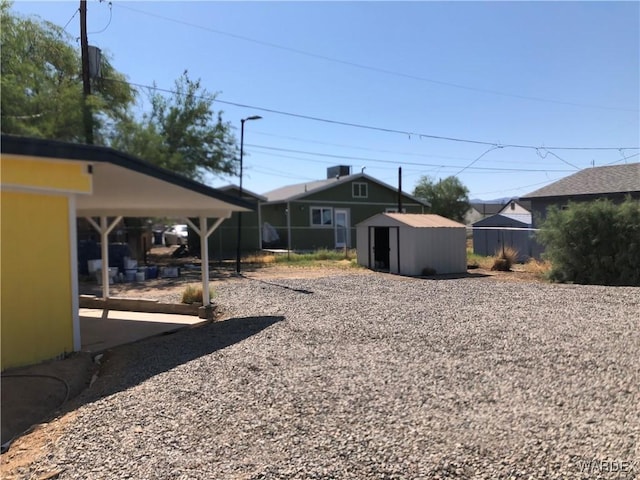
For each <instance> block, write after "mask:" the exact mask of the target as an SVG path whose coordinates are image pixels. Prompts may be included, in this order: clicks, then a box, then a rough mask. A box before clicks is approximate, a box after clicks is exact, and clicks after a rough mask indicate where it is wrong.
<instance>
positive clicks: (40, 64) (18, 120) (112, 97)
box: [0, 1, 135, 143]
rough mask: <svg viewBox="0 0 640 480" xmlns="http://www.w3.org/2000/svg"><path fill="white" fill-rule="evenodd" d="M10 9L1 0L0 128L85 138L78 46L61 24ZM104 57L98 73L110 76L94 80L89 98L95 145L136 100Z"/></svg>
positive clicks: (59, 136)
mask: <svg viewBox="0 0 640 480" xmlns="http://www.w3.org/2000/svg"><path fill="white" fill-rule="evenodd" d="M10 7H11V3H10V2H6V1H2V2H1V3H0V13H1V15H2V18H1V30H0V42H1V45H2V47H1V48H2V56H1V60H0V64H1V87H2V96H1V105H0V111H1V115H2V132H3V133H12V134H16V135H25V136H34V137H43V138H52V139H57V140H65V141H72V142H82V141H84V129H83V115H82V105H83V93H82V75H81V73H82V72H81V55H80V52H79V49H78V48H75V47H74V46H73V39H72V38H71V37H70V36H69V35H68V34H67V33H66V32H65V31H64V30H63V29H62V28H61V27H59V26H57V25H54V24H52V23H50V22H46V21H41V20H39V19H37V18H24V17H21V16H18V15H16V14H14V13H12V12H11V10H10ZM102 60H103V63H102V74H103V76H104V77H107V78H110V79H111V80H110V81H105V80H100V79H98V80H95V81H94V82H93V85H92V95H91V96H90V97H89V104H90V105H91V107H92V110H93V112H94V130H95V134H94V135H95V139H96V143H104V142H105V138H106V136H107V134H108V132H109V130H110V129H112V128H113V124H114V123H115V122H117V121H119V120H120V119H122V118H124V116H125V114H126V112H127V110H128V109H129V107H130V105H131V104H132V103H133V101H134V98H135V91H134V90H133V89H132V88H131V87H130V86H129V85H128V84H127V83H126V82H124V80H125V78H124V76H123V75H122V74H120V73H118V72H117V71H115V69H114V68H113V66H112V65H111V63H110V62H109V60H108V58H106V57H105V56H103V59H102ZM113 80H116V81H113Z"/></svg>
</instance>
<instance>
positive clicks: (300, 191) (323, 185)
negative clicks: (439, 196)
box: [264, 173, 430, 206]
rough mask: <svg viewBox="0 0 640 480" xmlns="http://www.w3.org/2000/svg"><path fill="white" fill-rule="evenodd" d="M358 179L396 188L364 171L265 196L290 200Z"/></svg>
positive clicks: (269, 199)
mask: <svg viewBox="0 0 640 480" xmlns="http://www.w3.org/2000/svg"><path fill="white" fill-rule="evenodd" d="M358 179H365V180H367V181H369V182H375V183H377V184H379V185H382V186H383V187H386V188H389V189H391V190H396V189H395V188H394V187H392V186H391V185H387V184H386V183H384V182H381V181H380V180H376V179H375V178H373V177H370V176H369V175H366V174H364V173H356V174H353V175H345V176H344V177H338V178H328V179H325V180H315V181H311V182H304V183H296V184H295V185H287V186H285V187H280V188H277V189H275V190H271V191H270V192H267V193H265V194H264V196H265V197H267V202H269V203H280V202H288V201H292V200H297V199H299V198H303V197H306V196H307V195H311V194H312V193H317V192H320V191H322V190H326V189H328V188H332V187H335V186H336V185H340V184H343V183H348V182H351V181H353V180H358ZM402 194H403V195H404V196H406V197H409V198H411V199H413V200H414V201H416V202H418V203H420V204H421V205H425V206H430V205H429V202H427V201H426V200H423V199H419V198H415V197H413V196H411V195H409V194H408V193H406V192H402Z"/></svg>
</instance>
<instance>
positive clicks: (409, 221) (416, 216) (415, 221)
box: [360, 213, 466, 228]
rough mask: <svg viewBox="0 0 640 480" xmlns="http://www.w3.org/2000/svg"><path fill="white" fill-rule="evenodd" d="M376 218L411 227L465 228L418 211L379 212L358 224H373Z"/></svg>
mask: <svg viewBox="0 0 640 480" xmlns="http://www.w3.org/2000/svg"><path fill="white" fill-rule="evenodd" d="M378 220H386V221H387V222H388V220H392V222H393V223H396V224H402V225H407V226H409V227H413V228H466V227H465V226H464V225H463V224H462V223H458V222H456V221H453V220H451V219H449V218H445V217H442V216H440V215H434V214H420V213H379V214H378V215H374V216H373V217H370V218H368V219H366V220H365V221H363V222H362V223H360V225H374V224H375V223H376V221H378Z"/></svg>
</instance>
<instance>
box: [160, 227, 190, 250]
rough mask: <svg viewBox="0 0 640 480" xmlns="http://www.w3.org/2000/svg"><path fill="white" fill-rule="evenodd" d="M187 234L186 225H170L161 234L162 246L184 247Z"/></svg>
mask: <svg viewBox="0 0 640 480" xmlns="http://www.w3.org/2000/svg"><path fill="white" fill-rule="evenodd" d="M188 236H189V232H188V230H187V226H186V225H172V226H171V227H169V228H168V229H166V230H165V231H164V233H163V237H164V244H165V245H167V246H169V245H186V244H187V237H188Z"/></svg>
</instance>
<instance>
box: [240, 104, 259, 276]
mask: <svg viewBox="0 0 640 480" xmlns="http://www.w3.org/2000/svg"><path fill="white" fill-rule="evenodd" d="M261 118H262V117H261V116H260V115H252V116H250V117H247V118H242V119H241V120H240V188H239V189H238V196H239V197H240V198H241V199H242V157H243V154H244V122H246V121H247V120H260V119H261ZM241 238H242V212H238V238H237V242H238V244H237V247H236V248H237V249H236V273H238V274H239V273H240V240H241Z"/></svg>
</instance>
